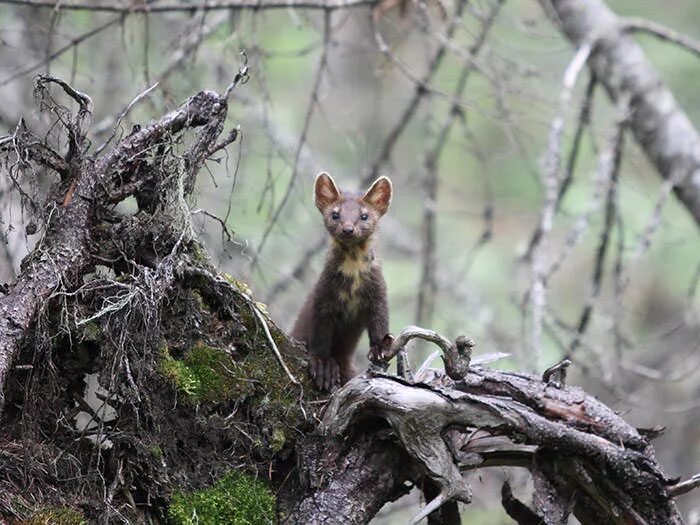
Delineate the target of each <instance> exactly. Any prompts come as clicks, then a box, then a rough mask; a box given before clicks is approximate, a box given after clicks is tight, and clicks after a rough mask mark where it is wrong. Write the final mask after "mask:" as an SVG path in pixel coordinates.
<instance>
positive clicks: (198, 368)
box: [159, 344, 242, 403]
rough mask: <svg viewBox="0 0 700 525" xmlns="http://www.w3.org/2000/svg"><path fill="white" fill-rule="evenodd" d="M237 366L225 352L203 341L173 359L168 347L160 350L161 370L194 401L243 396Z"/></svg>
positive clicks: (218, 400) (214, 401) (213, 401)
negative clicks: (182, 355) (183, 354)
mask: <svg viewBox="0 0 700 525" xmlns="http://www.w3.org/2000/svg"><path fill="white" fill-rule="evenodd" d="M236 367H237V365H236V363H235V362H234V361H233V360H232V359H231V357H230V356H229V355H228V354H227V353H226V352H224V351H223V350H220V349H218V348H213V347H210V346H206V345H203V344H198V345H195V346H193V347H192V348H191V349H190V350H189V351H188V352H187V353H186V354H185V356H184V357H183V358H182V359H181V360H180V359H175V358H173V357H172V356H171V355H170V352H169V351H168V348H167V346H164V347H163V348H162V349H161V357H160V363H159V368H160V371H161V373H162V374H163V375H164V376H165V377H167V378H168V379H169V380H170V381H172V382H173V384H174V385H175V386H176V387H177V388H178V389H179V390H180V391H181V392H182V393H184V394H185V396H186V397H187V399H188V400H189V401H191V402H193V403H199V402H210V403H218V402H222V401H226V400H229V399H236V398H238V397H240V394H241V393H242V392H241V388H240V384H239V383H240V381H239V380H238V378H237V376H238V374H236V373H235V369H236Z"/></svg>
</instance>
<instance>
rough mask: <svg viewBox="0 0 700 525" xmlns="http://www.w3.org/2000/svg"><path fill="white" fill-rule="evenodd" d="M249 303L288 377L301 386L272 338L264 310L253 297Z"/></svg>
mask: <svg viewBox="0 0 700 525" xmlns="http://www.w3.org/2000/svg"><path fill="white" fill-rule="evenodd" d="M248 304H249V305H250V307H251V308H252V310H253V312H254V313H255V316H256V317H257V318H258V320H259V321H260V324H262V327H263V331H264V332H265V337H267V341H268V342H269V343H270V348H272V351H273V352H274V354H275V357H276V358H277V361H278V362H279V364H280V366H281V367H282V369H283V370H284V372H285V373H286V374H287V377H288V378H289V380H290V381H291V382H292V383H294V384H295V385H297V386H301V383H300V382H299V380H297V378H296V377H294V376H293V375H292V373H291V372H290V371H289V368H287V364H286V363H285V362H284V359H282V354H281V353H280V351H279V348H277V344H276V343H275V340H274V339H273V338H272V334H271V333H270V327H269V326H267V320H265V316H264V315H263V314H262V312H261V311H260V309H259V308H258V307H257V305H256V304H255V302H254V301H253V300H252V299H248Z"/></svg>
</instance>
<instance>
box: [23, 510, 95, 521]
mask: <svg viewBox="0 0 700 525" xmlns="http://www.w3.org/2000/svg"><path fill="white" fill-rule="evenodd" d="M22 523H23V525H87V520H86V519H85V518H84V517H83V515H82V514H81V513H80V512H78V511H77V510H74V509H71V508H68V507H48V508H45V509H42V510H40V511H38V512H36V513H35V514H34V515H32V517H31V518H29V519H28V520H25V521H24V522H22Z"/></svg>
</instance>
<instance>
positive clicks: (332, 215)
mask: <svg viewBox="0 0 700 525" xmlns="http://www.w3.org/2000/svg"><path fill="white" fill-rule="evenodd" d="M331 219H333V220H334V221H337V220H338V219H340V213H338V212H337V211H334V212H333V213H331Z"/></svg>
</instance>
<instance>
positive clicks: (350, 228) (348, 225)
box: [343, 224, 355, 234]
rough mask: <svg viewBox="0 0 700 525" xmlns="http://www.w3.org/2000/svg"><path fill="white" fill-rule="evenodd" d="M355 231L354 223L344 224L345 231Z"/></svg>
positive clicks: (348, 232) (349, 232)
mask: <svg viewBox="0 0 700 525" xmlns="http://www.w3.org/2000/svg"><path fill="white" fill-rule="evenodd" d="M353 231H355V228H354V227H353V225H352V224H343V233H347V234H351V233H352V232H353Z"/></svg>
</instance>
